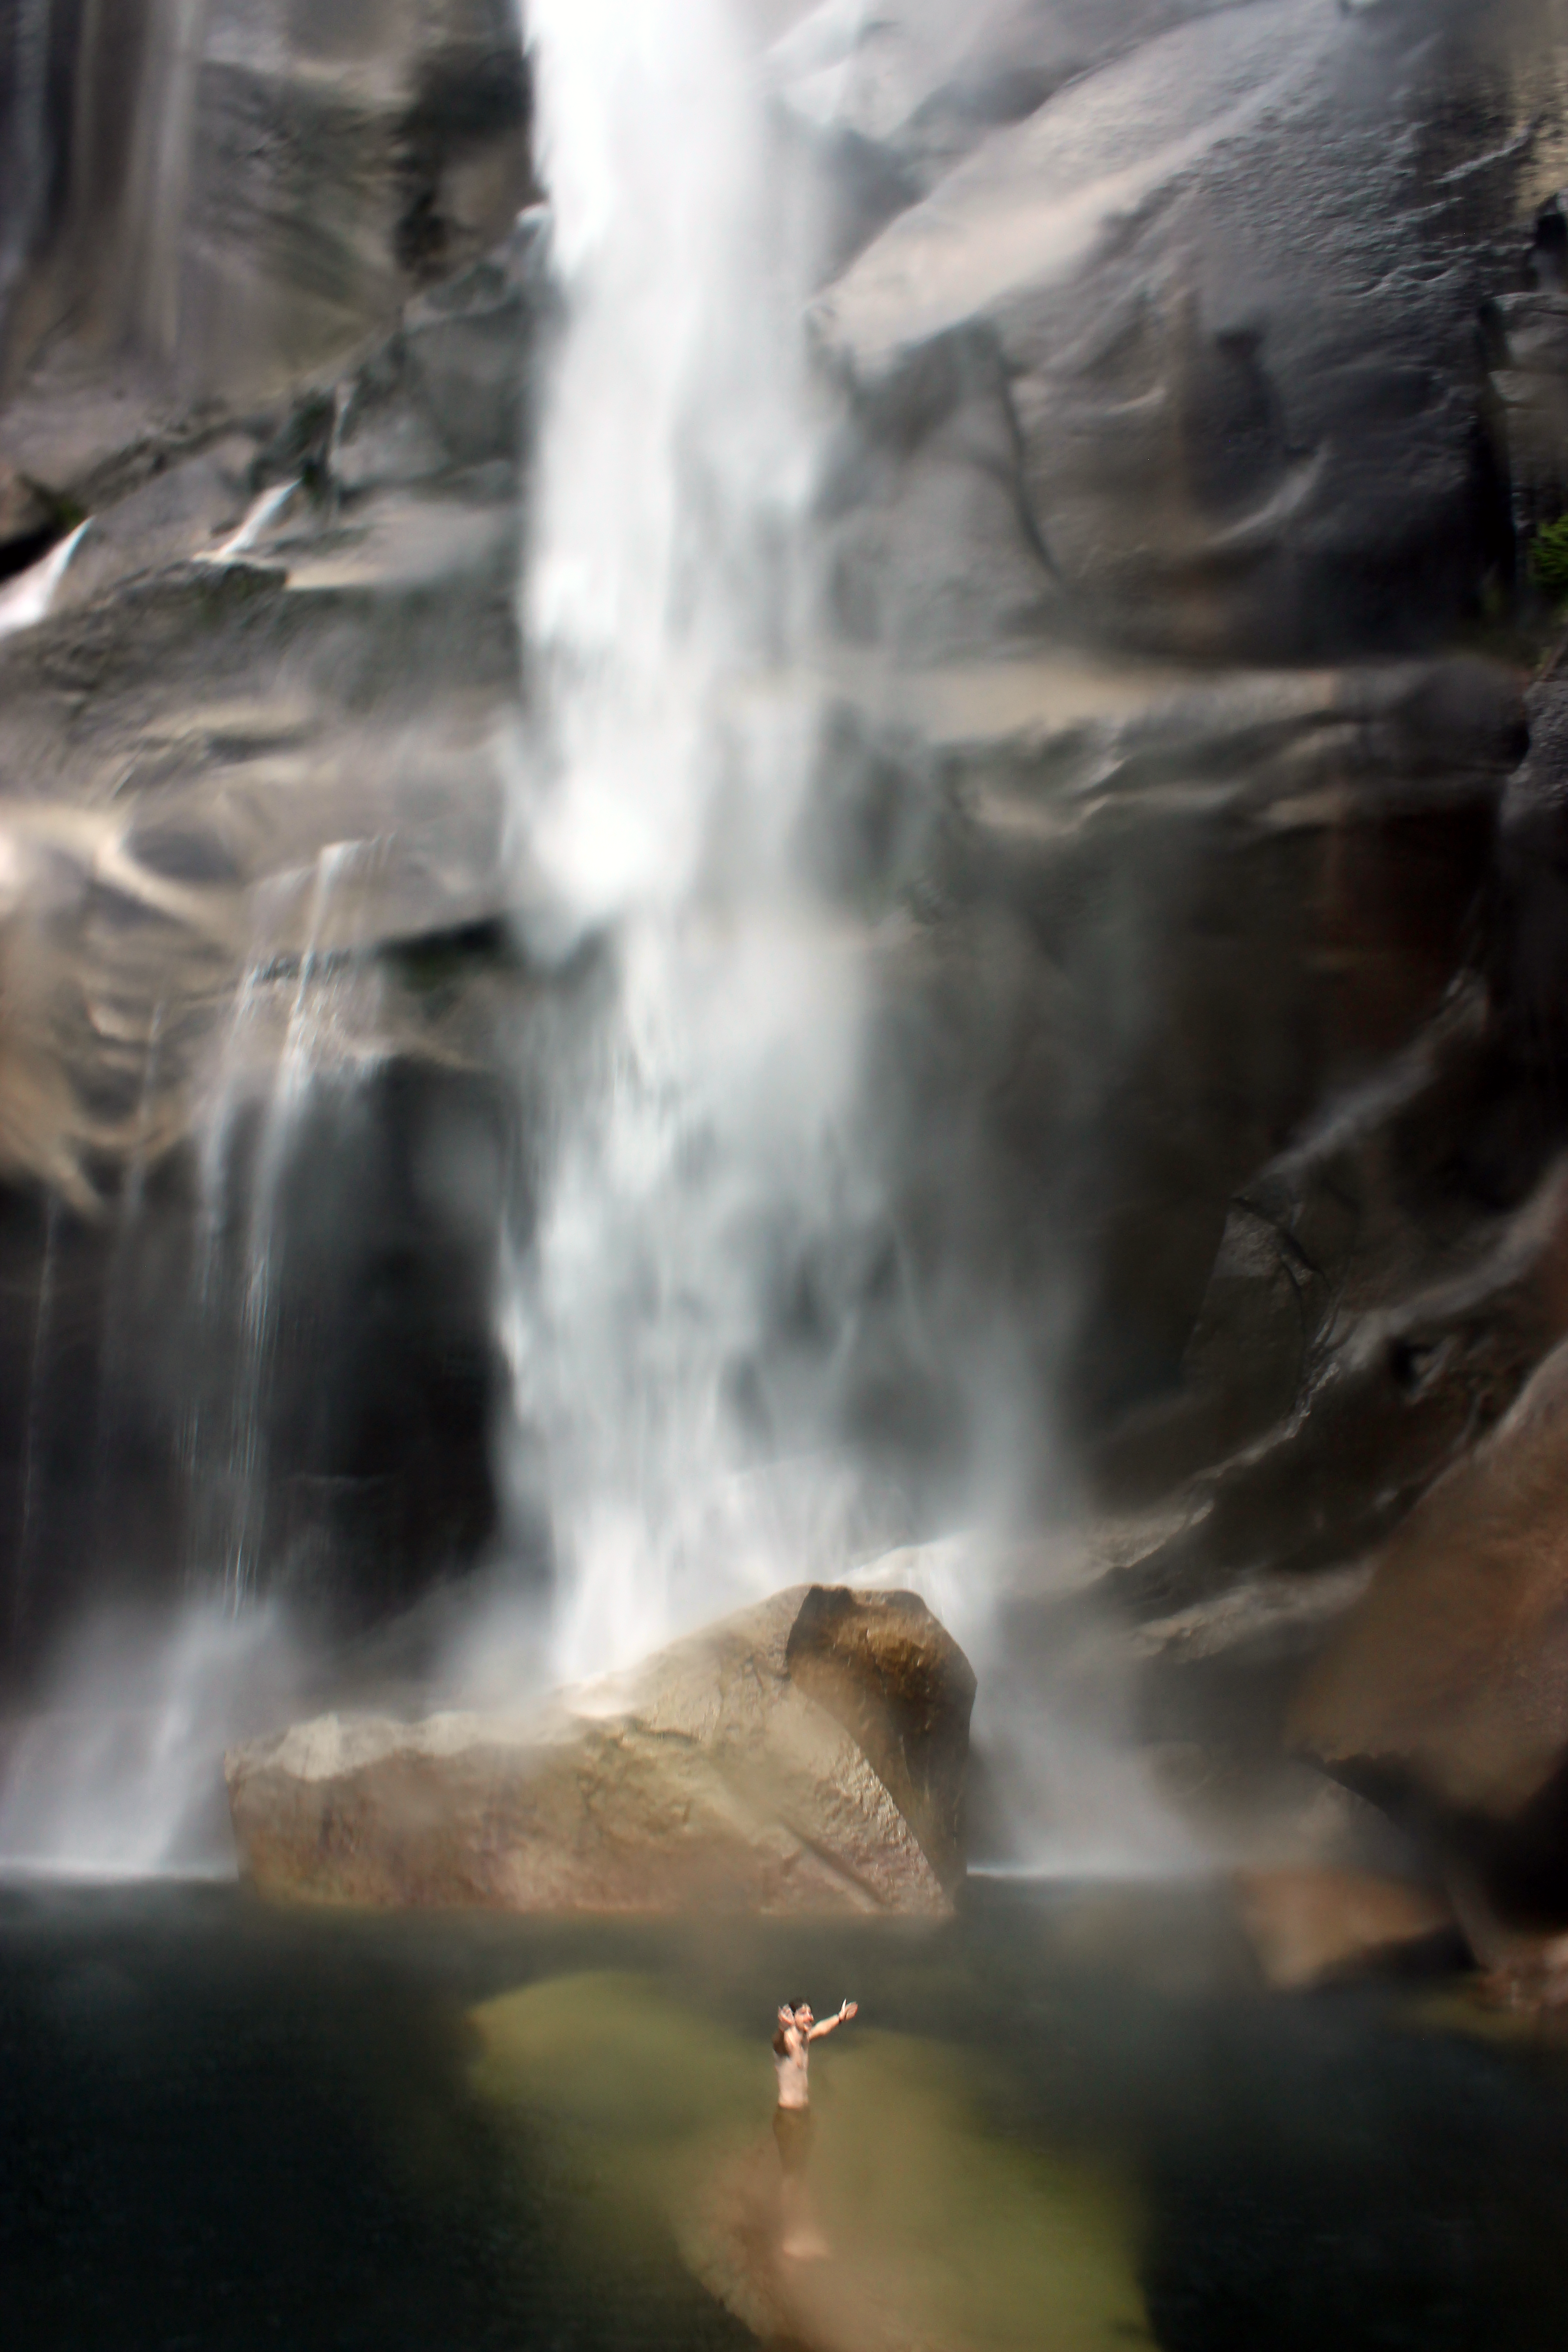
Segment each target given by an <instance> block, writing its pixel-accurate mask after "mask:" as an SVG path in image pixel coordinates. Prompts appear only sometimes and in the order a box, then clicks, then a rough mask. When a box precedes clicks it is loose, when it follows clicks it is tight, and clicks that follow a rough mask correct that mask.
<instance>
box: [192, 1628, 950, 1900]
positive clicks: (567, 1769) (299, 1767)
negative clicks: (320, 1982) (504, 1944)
mask: <svg viewBox="0 0 1568 2352" xmlns="http://www.w3.org/2000/svg"><path fill="white" fill-rule="evenodd" d="M803 1602H804V1603H805V1607H804V1608H803ZM803 1616H804V1617H805V1625H804V1627H803V1626H802V1624H801V1620H802V1618H803ZM857 1632H858V1633H859V1634H860V1637H861V1638H860V1639H859V1640H857V1639H856V1638H855V1635H856V1633H857ZM796 1658H800V1659H801V1660H802V1661H803V1664H805V1668H806V1671H805V1673H804V1674H802V1675H797V1674H796V1671H795V1659H796ZM973 1688H974V1684H973V1675H972V1674H971V1673H970V1670H969V1667H968V1664H967V1662H966V1661H965V1660H964V1658H963V1654H962V1653H961V1652H960V1651H959V1650H958V1649H957V1647H956V1645H955V1644H954V1643H952V1640H951V1639H950V1637H949V1636H948V1635H947V1634H946V1633H944V1632H943V1630H942V1627H941V1626H940V1625H939V1624H938V1623H937V1622H936V1620H935V1619H934V1618H933V1617H931V1615H930V1613H929V1612H928V1611H927V1610H926V1609H925V1607H924V1605H923V1604H922V1603H921V1601H917V1600H916V1599H915V1598H914V1596H913V1595H912V1594H880V1593H879V1594H877V1595H875V1596H869V1597H868V1598H867V1599H865V1600H861V1599H860V1598H859V1597H858V1596H856V1595H852V1594H843V1595H840V1594H838V1593H837V1592H832V1591H827V1592H825V1591H822V1590H821V1588H817V1587H813V1588H811V1589H810V1590H809V1591H806V1592H803V1591H801V1590H799V1589H796V1590H795V1591H789V1592H784V1593H780V1594H778V1595H776V1596H775V1597H774V1598H773V1600H772V1601H767V1602H765V1603H763V1605H762V1606H761V1607H759V1608H755V1609H752V1610H748V1611H745V1612H742V1614H740V1615H739V1616H736V1617H731V1618H728V1619H726V1620H724V1621H723V1622H722V1623H721V1624H719V1625H717V1626H714V1627H712V1628H711V1629H710V1631H708V1632H707V1633H700V1634H697V1635H694V1636H692V1637H691V1638H690V1639H689V1640H687V1641H684V1642H679V1643H675V1644H674V1645H673V1646H672V1647H671V1648H670V1649H668V1650H665V1651H661V1652H660V1653H658V1655H657V1656H655V1657H654V1658H652V1659H650V1660H648V1661H647V1664H645V1665H643V1666H642V1667H640V1668H638V1669H637V1670H636V1671H635V1672H634V1673H632V1674H630V1675H624V1676H617V1677H614V1678H611V1679H608V1680H606V1681H605V1682H603V1683H599V1684H593V1685H584V1687H582V1688H580V1689H578V1690H574V1691H570V1692H566V1693H563V1695H562V1696H560V1697H559V1698H558V1699H557V1700H555V1701H554V1702H553V1703H552V1705H551V1706H549V1707H548V1708H547V1709H544V1710H542V1711H539V1712H534V1713H522V1714H519V1715H516V1716H510V1717H505V1716H493V1715H492V1716H465V1715H443V1716H434V1717H430V1718H429V1719H428V1720H426V1721H425V1722H423V1723H412V1724H409V1723H395V1722H390V1721H384V1720H377V1721H360V1722H355V1721H352V1720H344V1719H342V1718H340V1717H335V1716H327V1717H321V1719H320V1720H318V1721H316V1722H313V1723H306V1724H300V1725H296V1726H295V1727H294V1728H293V1729H291V1730H289V1731H288V1732H286V1733H284V1734H283V1735H282V1737H281V1738H278V1739H273V1740H266V1741H259V1742H255V1743H253V1744H252V1745H250V1746H249V1747H246V1748H238V1749H236V1750H235V1751H233V1752H232V1753H231V1754H230V1756H229V1758H228V1759H227V1763H226V1773H227V1779H228V1786H229V1798H230V1804H231V1807H232V1810H233V1815H234V1823H235V1833H236V1837H237V1843H238V1845H239V1849H240V1853H241V1855H242V1857H243V1860H244V1863H245V1865H246V1867H247V1871H248V1873H249V1874H250V1876H251V1878H252V1879H253V1880H254V1881H255V1883H256V1884H257V1885H258V1886H259V1887H260V1888H261V1889H262V1891H263V1892H264V1893H267V1894H269V1895H280V1896H292V1897H295V1898H302V1899H309V1900H316V1901H330V1902H342V1903H359V1904H381V1905H414V1906H417V1905H433V1904H443V1905H458V1904H476V1905H484V1906H490V1907H493V1908H497V1909H504V1910H513V1911H546V1912H562V1911H601V1912H605V1911H610V1912H613V1911H643V1912H669V1911H676V1910H680V1909H683V1908H685V1907H687V1906H710V1907H715V1908H719V1909H722V1910H751V1911H763V1912H775V1913H776V1912H806V1913H811V1912H851V1913H855V1912H860V1913H869V1914H886V1913H910V1914H914V1915H916V1916H933V1917H935V1916H942V1914H943V1913H944V1912H945V1911H946V1910H947V1909H948V1908H949V1900H948V1896H947V1895H946V1893H945V1892H944V1881H946V1882H948V1883H951V1881H952V1877H953V1876H954V1875H956V1874H958V1872H959V1870H960V1868H961V1863H960V1858H959V1851H958V1847H957V1843H956V1837H955V1834H954V1830H955V1825H956V1824H957V1822H959V1821H960V1819H961V1816H962V1803H963V1769H964V1764H965V1761H966V1758H967V1751H968V1736H967V1735H968V1722H969V1709H970V1705H971V1703H972V1701H973ZM846 1718H847V1719H848V1720H849V1721H850V1722H851V1723H853V1724H854V1726H855V1727H856V1730H857V1731H858V1732H859V1733H860V1735H861V1736H860V1737H859V1738H857V1737H855V1736H853V1734H852V1732H851V1731H850V1730H848V1729H847V1728H846V1727H845V1723H846ZM862 1742H863V1743H864V1744H862ZM874 1758H875V1759H880V1761H881V1762H882V1764H883V1765H884V1766H885V1769H886V1771H887V1778H886V1779H884V1778H883V1777H882V1773H881V1771H880V1770H879V1769H878V1766H877V1763H876V1762H874V1761H873V1759H874ZM889 1783H890V1784H891V1786H889ZM895 1792H897V1794H898V1796H899V1797H900V1798H901V1799H902V1801H903V1802H904V1803H906V1804H907V1805H908V1809H909V1811H908V1816H906V1813H905V1812H904V1811H900V1803H899V1802H898V1801H895ZM917 1824H918V1826H919V1828H920V1829H921V1830H923V1831H924V1832H925V1835H926V1836H927V1837H928V1838H929V1839H930V1842H931V1845H932V1847H933V1848H934V1853H933V1855H932V1856H931V1858H928V1854H927V1853H926V1852H925V1851H924V1850H923V1849H922V1845H921V1841H920V1837H919V1836H918V1835H917ZM939 1872H940V1874H939Z"/></svg>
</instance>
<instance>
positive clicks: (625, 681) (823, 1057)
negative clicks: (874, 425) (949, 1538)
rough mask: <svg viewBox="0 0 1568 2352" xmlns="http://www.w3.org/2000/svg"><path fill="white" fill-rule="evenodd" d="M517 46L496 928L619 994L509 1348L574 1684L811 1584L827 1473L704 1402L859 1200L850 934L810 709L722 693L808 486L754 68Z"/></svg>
mask: <svg viewBox="0 0 1568 2352" xmlns="http://www.w3.org/2000/svg"><path fill="white" fill-rule="evenodd" d="M530 32H531V42H532V46H533V51H534V57H535V62H536V68H537V77H538V107H539V117H538V119H539V122H540V126H541V138H542V150H541V159H540V160H541V166H542V173H543V176H544V179H545V181H546V184H548V186H549V188H550V190H551V199H552V241H553V256H554V261H555V266H556V268H557V270H558V273H559V277H560V279H561V282H562V286H563V293H564V297H565V300H566V304H567V308H568V324H567V329H566V332H565V336H564V340H563V346H562V348H561V351H560V352H559V355H558V357H557V360H556V362H555V367H554V373H553V380H552V385H551V392H550V400H549V407H548V412H547V422H546V425H545V430H544V435H543V441H542V449H541V453H540V464H539V491H538V498H539V507H538V520H537V526H536V530H535V534H534V541H533V545H532V547H531V551H530V556H529V562H528V569H527V576H526V581H525V584H524V589H523V613H524V621H525V628H526V634H527V637H528V640H529V642H530V645H531V647H532V648H533V653H534V658H535V663H536V668H537V685H538V693H539V698H540V700H541V702H542V741H541V743H540V745H539V747H538V752H537V757H536V758H535V760H534V761H533V762H532V763H531V765H530V766H529V767H528V768H527V769H526V770H525V771H524V772H522V773H521V775H520V777H519V780H518V784H517V791H516V803H515V816H516V827H517V840H518V848H519V856H520V862H521V870H522V875H523V883H522V902H523V907H524V914H523V922H524V928H525V931H526V934H527V939H528V943H529V945H530V947H531V950H532V952H533V953H534V954H535V955H543V956H546V957H554V958H564V957H566V956H567V955H569V954H570V953H571V952H573V951H574V950H575V949H576V948H577V947H578V946H579V945H580V943H582V942H583V941H584V940H585V939H590V938H595V937H598V938H601V939H605V940H607V941H608V942H609V952H610V954H611V955H612V956H613V959H614V962H615V968H616V992H615V1000H614V1003H613V1006H612V1009H611V1010H610V1012H609V1014H608V1017H607V1019H606V1020H605V1023H604V1024H603V1025H602V1027H601V1029H600V1030H599V1033H598V1034H596V1035H595V1038H594V1039H593V1040H592V1041H591V1042H590V1043H589V1044H588V1045H586V1047H585V1049H584V1055H583V1058H582V1061H581V1064H580V1066H579V1067H578V1068H577V1069H576V1071H575V1072H574V1080H573V1083H572V1087H571V1096H572V1098H571V1099H570V1100H569V1101H566V1102H564V1103H563V1107H562V1108H561V1110H560V1113H559V1118H558V1124H557V1127H556V1131H555V1132H554V1134H553V1135H552V1138H551V1139H550V1146H549V1156H548V1161H547V1166H546V1170H545V1178H544V1192H543V1202H542V1211H541V1214H540V1218H539V1222H538V1224H537V1228H536V1230H535V1232H534V1233H533V1234H532V1236H531V1239H530V1241H529V1243H528V1244H527V1245H526V1247H525V1248H524V1249H522V1250H521V1252H520V1254H519V1255H517V1257H516V1259H515V1261H514V1264H513V1266H512V1269H511V1279H510V1284H509V1286H508V1296H507V1298H506V1302H505V1315H504V1324H503V1336H504V1341H505V1346H506V1349H507V1353H508V1357H509V1359H510V1364H511V1367H512V1371H513V1378H514V1384H515V1404H516V1413H517V1421H518V1425H519V1431H520V1442H521V1437H522V1435H524V1434H525V1435H526V1439H527V1443H528V1448H529V1452H530V1455H531V1458H540V1459H542V1461H543V1463H544V1464H545V1465H546V1468H545V1473H544V1475H545V1480H546V1486H547V1494H546V1497H545V1501H546V1507H547V1510H548V1514H549V1517H550V1520H551V1523H552V1528H553V1530H554V1542H555V1549H556V1577H557V1601H556V1606H555V1612H554V1617H553V1622H552V1627H551V1629H550V1634H551V1638H550V1651H551V1664H552V1668H553V1671H554V1672H555V1673H556V1674H557V1675H564V1676H577V1675H583V1674H586V1673H590V1672H594V1671H597V1670H599V1669H602V1668H605V1667H611V1666H615V1665H617V1664H623V1663H625V1662H626V1661H627V1660H629V1659H630V1658H632V1657H634V1656H636V1655H637V1654H641V1653H643V1652H645V1651H646V1650H647V1648H649V1647H650V1646H652V1645H654V1644H656V1643H658V1642H659V1641H661V1640H664V1639H668V1636H669V1635H670V1634H671V1633H674V1632H676V1631H678V1630H679V1629H680V1628H681V1627H682V1626H684V1625H687V1624H689V1623H691V1622H696V1621H698V1620H700V1619H702V1618H706V1617H710V1616H712V1615H713V1614H715V1613H717V1612H720V1611H721V1610H722V1609H723V1608H725V1607H726V1606H733V1605H735V1603H736V1602H737V1601H741V1600H742V1599H745V1598H748V1597H751V1596H752V1594H755V1593H760V1592H763V1591H769V1590H772V1589H773V1588H775V1587H776V1586H777V1585H778V1584H779V1583H780V1582H783V1581H787V1580H794V1579H798V1578H799V1577H800V1576H802V1575H803V1574H810V1573H814V1572H820V1571H822V1570H825V1569H826V1568H828V1567H830V1566H832V1565H833V1564H835V1562H836V1561H837V1560H839V1559H842V1556H843V1552H844V1547H845V1545H846V1543H847V1542H851V1541H852V1540H853V1534H854V1529H855V1527H856V1524H857V1517H858V1508H859V1505H858V1496H857V1494H856V1492H855V1481H854V1479H853V1477H852V1476H851V1475H849V1474H848V1473H847V1471H846V1470H845V1468H844V1466H843V1465H842V1464H841V1463H840V1462H839V1461H838V1460H837V1457H835V1456H833V1455H832V1454H830V1452H829V1451H828V1450H826V1449H825V1448H820V1447H817V1446H815V1445H809V1444H808V1445H807V1446H806V1447H805V1451H804V1452H802V1451H801V1450H800V1447H799V1445H798V1444H796V1445H795V1447H794V1448H793V1449H792V1448H790V1447H785V1448H784V1451H786V1452H788V1453H789V1454H790V1458H789V1459H788V1461H787V1462H784V1463H781V1462H780V1461H779V1460H777V1459H776V1458H774V1459H773V1460H771V1461H770V1460H769V1459H768V1458H767V1455H768V1449H767V1448H766V1447H765V1446H764V1447H763V1449H762V1458H761V1459H759V1454H758V1449H757V1447H756V1444H755V1443H754V1440H753V1441H752V1442H748V1441H746V1440H745V1439H744V1438H743V1436H742V1432H741V1431H740V1430H739V1428H738V1426H737V1423H736V1416H735V1414H734V1412H732V1410H731V1391H732V1389H733V1386H734V1383H735V1382H736V1381H738V1380H743V1379H744V1377H745V1375H746V1372H747V1370H748V1368H749V1367H751V1366H752V1361H753V1354H754V1350H755V1349H756V1348H757V1346H758V1344H759V1341H760V1339H761V1336H762V1330H763V1323H764V1319H765V1317H766V1315H767V1312H768V1307H769V1298H768V1288H769V1284H770V1281H771V1280H773V1279H774V1278H776V1276H777V1271H778V1266H779V1263H780V1262H781V1259H782V1257H784V1256H785V1255H789V1254H791V1253H794V1252H797V1251H798V1250H799V1249H800V1248H801V1246H802V1244H803V1243H804V1241H805V1237H806V1236H807V1235H809V1234H811V1233H812V1232H813V1231H815V1230H818V1229H820V1230H821V1231H823V1232H825V1233H842V1232H843V1231H845V1230H846V1229H847V1228H852V1227H853V1225H854V1223H855V1221H856V1220H857V1218H858V1217H863V1216H864V1215H865V1214H867V1213H868V1211H869V1210H870V1209H871V1207H872V1205H873V1203H872V1201H871V1199H870V1197H869V1193H870V1188H869V1180H868V1177H867V1175H866V1173H865V1171H863V1170H858V1169H857V1167H856V1164H855V1159H854V1154H853V1150H852V1149H851V1148H850V1145H849V1143H848V1139H847V1107H848V1105H849V1102H850V1099H851V1096H852V1091H853V1084H854V1078H855V1074H856V1055H857V1045H858V992H857V984H856V981H855V977H854V973H855V944H856V943H855V941H854V940H852V939H849V938H847V937H845V936H842V935H839V936H835V933H834V930H833V929H832V927H831V926H830V925H829V924H828V923H827V921H826V919H825V917H824V914H823V911H822V909H821V908H819V907H815V906H813V905H812V904H811V903H810V901H809V899H808V898H807V897H806V896H805V894H804V893H803V891H802V890H801V889H800V887H798V886H797V884H796V882H795V878H794V874H793V871H792V862H791V861H792V852H793V848H794V843H795V828H796V825H797V823H798V820H799V815H800V807H801V797H802V793H803V790H804V787H805V781H806V775H807V767H806V761H807V756H808V749H809V742H810V732H811V713H810V712H809V711H803V710H802V709H799V708H798V707H795V708H790V707H787V706H785V705H783V704H781V703H779V702H776V701H774V700H772V699H770V698H769V696H768V695H767V694H766V693H765V692H764V691H763V690H762V689H761V688H758V687H756V686H755V685H754V684H753V683H752V681H753V680H754V678H755V677H756V674H757V672H758V671H759V669H760V667H761V665H762V663H763V659H764V657H766V658H768V659H770V660H776V658H777V655H778V652H779V649H780V646H781V645H787V643H788V641H789V637H790V633H791V630H792V628H793V626H794V622H795V610H796V605H797V584H798V551H799V525H800V520H801V516H802V510H803V508H804V504H805V498H806V495H807V493H808V490H809V488H810V485H811V479H812V471H813V463H814V447H813V432H812V425H811V421H810V415H809V403H808V398H807V391H806V385H805V377H804V371H803V352H802V343H801V336H800V331H799V310H798V303H797V301H796V300H795V299H793V298H792V295H791V290H790V283H789V268H788V264H789V257H788V255H787V254H786V253H784V252H781V251H780V250H779V245H778V238H777V236H776V235H774V234H773V229H772V226H771V223H770V219H769V205H768V189H767V184H766V158H767V154H768V134H767V129H766V125H765V121H764V116H763V90H762V79H761V73H760V69H759V62H758V60H757V59H756V58H755V57H754V56H753V55H752V54H751V53H750V52H749V51H748V48H747V47H746V45H745V43H744V41H743V39H742V33H741V27H740V25H739V21H738V16H737V12H736V11H735V10H734V9H733V8H732V7H731V6H728V5H724V0H646V4H645V5H641V6H638V7H636V8H633V7H629V6H627V5H625V0H539V5H536V6H535V7H534V8H533V9H532V10H531V17H530ZM806 1421H807V1423H810V1421H811V1415H810V1412H809V1411H808V1412H807V1414H806ZM775 1452H776V1449H775ZM481 1646H482V1644H481Z"/></svg>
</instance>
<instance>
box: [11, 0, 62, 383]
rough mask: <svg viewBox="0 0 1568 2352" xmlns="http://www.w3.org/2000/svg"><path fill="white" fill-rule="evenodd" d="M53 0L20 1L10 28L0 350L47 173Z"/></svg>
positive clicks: (35, 229)
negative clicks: (50, 37)
mask: <svg viewBox="0 0 1568 2352" xmlns="http://www.w3.org/2000/svg"><path fill="white" fill-rule="evenodd" d="M52 13H53V0H19V5H17V6H16V9H15V11H14V15H13V21H12V26H11V39H10V48H11V58H10V66H11V73H10V93H9V95H10V105H9V106H8V108H7V109H6V110H5V117H4V119H3V120H0V351H3V349H4V338H5V326H6V320H7V314H8V312H9V310H10V307H11V301H12V298H13V296H14V294H15V292H16V284H17V281H18V279H19V278H21V275H22V273H23V271H24V270H25V269H26V266H27V264H28V262H29V261H30V260H31V259H32V256H33V245H34V240H35V239H36V238H37V234H38V230H39V227H40V226H41V224H42V221H43V216H44V210H45V193H46V183H47V177H48V171H49V161H50V158H49V134H48V73H49V32H50V17H51V16H52Z"/></svg>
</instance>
